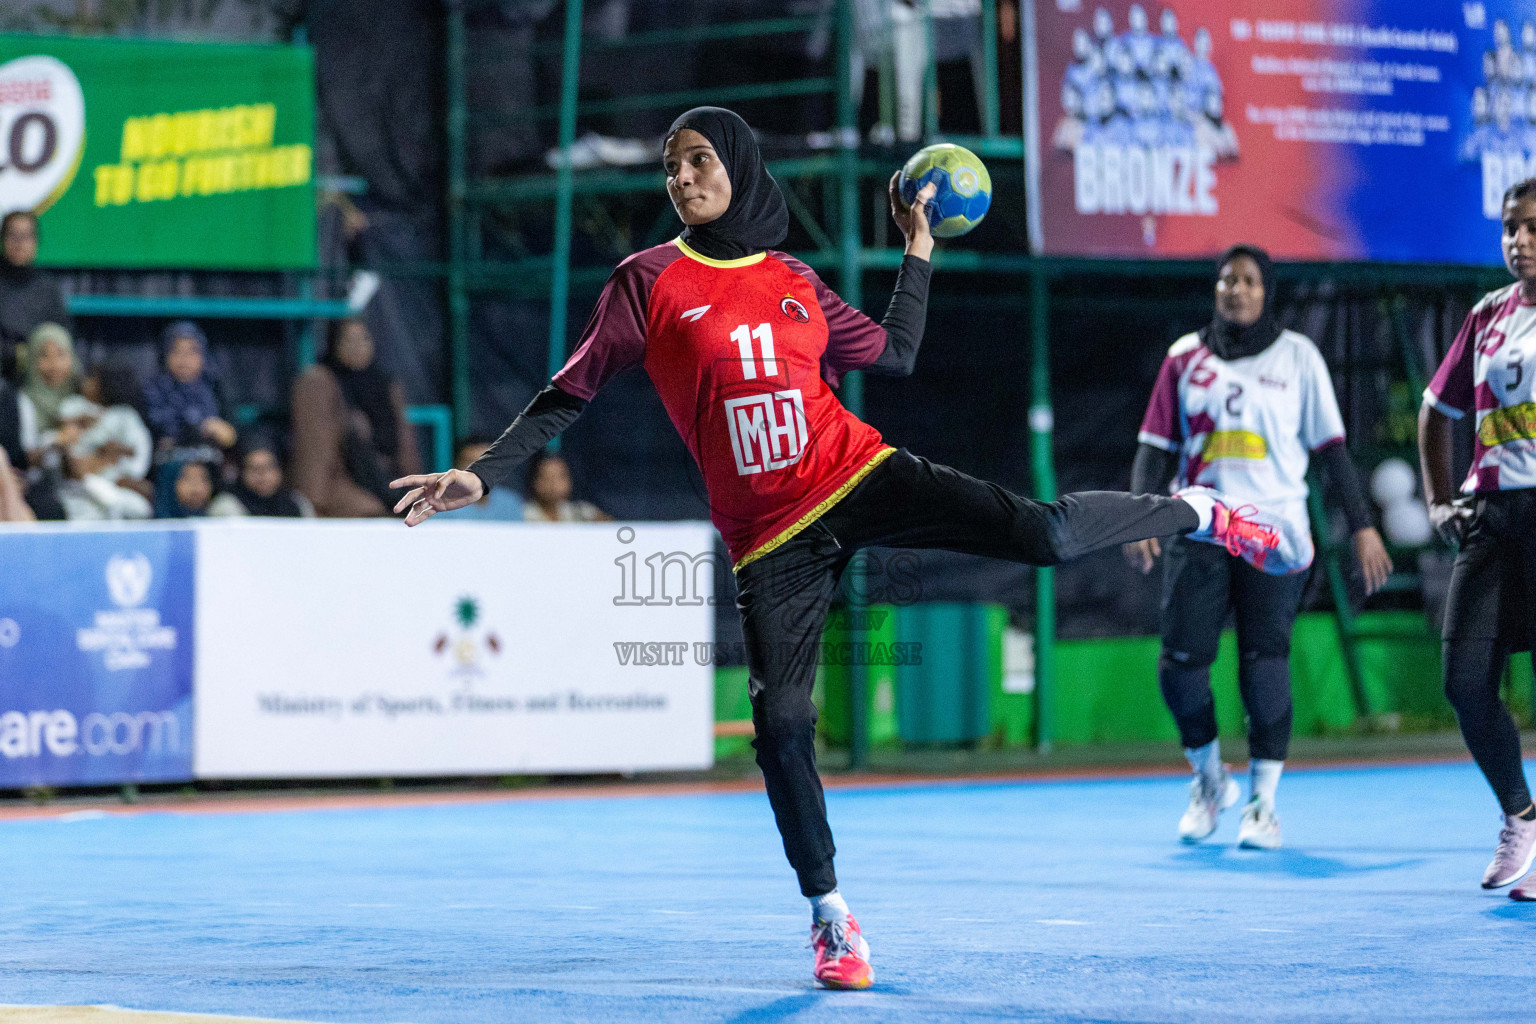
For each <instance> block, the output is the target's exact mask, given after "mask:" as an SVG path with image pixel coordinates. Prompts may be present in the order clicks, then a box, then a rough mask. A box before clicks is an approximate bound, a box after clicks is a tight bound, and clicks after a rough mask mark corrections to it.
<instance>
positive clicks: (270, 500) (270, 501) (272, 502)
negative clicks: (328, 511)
mask: <svg viewBox="0 0 1536 1024" xmlns="http://www.w3.org/2000/svg"><path fill="white" fill-rule="evenodd" d="M260 451H264V452H267V453H268V454H269V455H271V456H272V458H273V460H274V461H276V462H277V464H278V465H279V466H281V465H282V464H283V462H282V460H281V459H279V458H278V457H277V449H276V448H274V447H273V446H272V445H270V444H265V443H261V442H258V443H256V444H253V445H251V446H250V447H248V448H246V449H245V450H244V451H243V452H242V453H241V455H240V476H239V477H238V478H237V479H236V480H235V483H234V485H233V486H232V487H230V488H229V493H230V494H233V495H234V496H235V497H236V498H237V499H238V500H239V502H240V504H241V505H244V506H245V511H246V512H247V513H249V514H250V515H253V516H284V517H287V518H290V519H298V518H300V517H301V516H303V515H304V512H303V510H302V509H301V508H300V507H299V502H298V499H296V498H295V497H294V496H293V492H292V491H290V490H288V486H287V484H288V481H286V480H284V481H283V482H282V483H281V484H279V485H278V488H277V490H275V491H273V492H272V493H271V494H269V495H267V496H266V497H265V498H263V497H262V496H261V495H259V494H257V493H256V492H255V491H253V490H251V489H250V488H249V487H247V486H246V485H245V460H246V459H249V458H250V457H251V456H252V455H254V454H255V453H256V452H260Z"/></svg>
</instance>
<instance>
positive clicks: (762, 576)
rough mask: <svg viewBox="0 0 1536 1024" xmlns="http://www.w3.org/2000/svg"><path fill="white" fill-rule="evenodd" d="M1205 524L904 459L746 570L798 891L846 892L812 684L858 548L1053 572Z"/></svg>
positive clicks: (752, 658)
mask: <svg viewBox="0 0 1536 1024" xmlns="http://www.w3.org/2000/svg"><path fill="white" fill-rule="evenodd" d="M1197 525H1198V517H1197V516H1196V514H1195V511H1194V510H1193V509H1192V508H1190V507H1189V506H1188V505H1187V504H1185V503H1184V502H1182V501H1179V500H1177V499H1174V498H1164V497H1156V496H1152V495H1142V496H1139V497H1138V496H1132V495H1129V494H1122V493H1118V492H1110V491H1089V492H1086V493H1082V494H1069V495H1067V496H1066V497H1063V498H1062V499H1061V500H1059V501H1055V502H1051V503H1049V504H1046V503H1043V502H1038V501H1031V500H1029V499H1028V498H1021V497H1019V496H1018V495H1016V494H1013V493H1011V492H1009V491H1007V490H1005V489H1003V488H1002V487H999V486H997V485H996V484H991V483H987V482H985V481H982V480H977V479H975V478H974V477H969V476H966V475H965V474H964V473H961V472H958V471H956V470H953V469H950V468H949V467H947V466H938V465H935V464H933V463H931V462H929V461H928V460H926V459H921V458H918V457H917V456H914V455H912V454H910V453H908V452H907V451H906V450H905V449H902V450H900V451H897V452H895V453H894V454H892V455H891V456H889V457H888V458H887V459H886V460H885V461H884V462H882V463H880V464H879V465H878V466H876V467H875V468H874V469H873V470H871V471H870V473H869V475H868V476H867V477H865V478H864V480H862V481H861V482H860V483H859V484H858V485H857V486H856V487H855V488H854V489H853V490H852V491H850V492H849V493H848V495H847V496H846V497H844V498H843V500H842V501H840V502H838V503H837V504H836V505H834V506H832V508H830V509H829V510H828V511H827V512H826V513H825V514H823V515H822V516H821V517H820V518H819V519H817V520H816V521H815V522H813V523H811V524H810V525H809V526H807V527H806V528H805V529H804V530H802V531H801V532H800V533H798V534H796V535H795V536H794V537H793V538H791V539H790V540H789V541H787V542H786V543H785V544H784V545H783V546H782V547H780V548H778V549H776V550H775V551H773V552H771V553H770V554H768V555H765V556H764V557H762V558H760V559H758V560H756V561H753V562H749V563H748V564H747V565H745V566H743V567H742V568H741V571H740V572H739V573H737V576H736V589H737V598H736V604H737V607H738V608H739V609H740V611H741V620H742V632H743V634H744V636H745V639H746V644H747V664H748V668H749V670H750V678H751V682H750V691H751V696H752V723H753V725H754V726H755V727H756V732H757V738H756V739H755V740H754V741H753V746H754V747H756V748H757V763H758V766H759V767H760V768H762V771H763V780H764V782H765V783H766V785H767V789H768V801H769V803H770V804H771V805H772V806H773V815H774V819H775V820H776V821H777V822H778V826H779V834H780V835H781V836H782V837H783V839H784V852H785V854H786V855H787V856H788V857H789V863H790V865H791V866H792V867H793V868H794V869H795V873H796V875H798V876H799V879H800V891H801V892H803V893H804V894H805V895H807V896H819V895H821V894H823V893H827V892H831V891H832V890H833V889H835V888H837V876H836V874H834V872H833V869H832V857H833V853H834V852H835V851H834V848H833V845H832V830H831V829H830V828H829V827H828V825H827V807H826V802H825V800H824V799H823V797H822V792H821V779H820V777H819V776H818V775H817V774H816V746H815V732H816V709H815V707H814V705H813V704H812V703H811V687H812V685H813V684H814V683H815V680H816V665H817V659H818V657H819V655H820V651H821V634H822V628H823V626H824V625H825V624H826V618H827V612H828V610H829V608H830V606H831V604H832V601H833V598H834V597H835V596H836V594H837V589H838V580H839V578H840V577H841V576H842V573H843V570H844V568H846V567H847V565H848V562H849V559H851V558H852V556H853V553H854V552H855V551H856V550H858V549H859V548H863V547H871V546H876V545H879V546H885V547H895V548H944V549H947V550H950V551H960V552H965V553H969V554H977V555H989V556H992V557H994V558H1005V559H1009V560H1011V561H1015V562H1024V563H1026V564H1029V565H1054V564H1056V563H1058V562H1063V561H1066V560H1068V559H1071V558H1076V557H1078V556H1079V555H1083V554H1086V553H1088V552H1090V551H1093V550H1096V549H1098V548H1103V547H1109V546H1111V545H1115V544H1123V543H1126V542H1129V541H1133V540H1140V539H1142V538H1144V537H1166V536H1170V535H1173V534H1180V533H1187V532H1188V531H1190V530H1193V529H1195V527H1196V526H1197Z"/></svg>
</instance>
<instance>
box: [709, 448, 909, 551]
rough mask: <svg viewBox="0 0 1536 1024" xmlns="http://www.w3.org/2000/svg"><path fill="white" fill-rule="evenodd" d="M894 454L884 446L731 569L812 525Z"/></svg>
mask: <svg viewBox="0 0 1536 1024" xmlns="http://www.w3.org/2000/svg"><path fill="white" fill-rule="evenodd" d="M894 454H896V449H895V448H890V447H886V448H882V449H881V450H880V451H878V452H875V454H874V456H873V457H872V458H871V459H870V460H869V461H868V462H866V463H864V465H863V466H861V467H859V470H858V472H856V473H854V474H853V476H850V477H849V478H848V479H847V480H844V481H843V484H842V486H841V487H839V488H838V489H837V490H835V491H833V492H832V493H831V494H829V495H827V496H826V497H825V498H823V499H822V500H821V501H819V502H817V504H816V507H815V508H813V509H811V510H810V511H809V512H807V513H806V514H805V515H803V516H801V517H800V518H799V519H796V520H795V521H794V523H793V524H791V525H790V526H788V527H785V528H784V530H783V531H781V532H780V533H779V534H778V536H776V537H774V538H773V539H772V540H768V541H764V542H763V543H762V544H759V545H758V546H757V547H755V548H753V549H752V550H751V551H748V552H747V553H746V554H745V555H742V556H741V561H739V562H737V563H736V564H735V565H733V566H731V571H732V572H741V569H742V566H744V565H746V564H747V563H748V562H755V561H757V560H758V559H759V558H762V557H763V556H764V555H766V554H769V553H771V552H773V551H775V550H777V549H778V548H780V547H783V546H784V544H786V543H787V542H788V541H789V540H790V539H791V538H793V537H794V536H795V534H797V533H799V532H800V531H801V530H803V529H805V528H806V527H807V526H810V525H811V524H812V523H814V522H815V521H816V520H818V519H820V518H821V517H822V516H824V515H826V513H827V509H829V508H831V507H832V506H833V505H836V504H837V503H838V502H840V501H842V500H843V499H844V498H846V497H847V496H848V492H849V491H851V490H853V489H854V488H855V487H857V486H858V483H859V481H860V480H863V479H864V478H865V477H866V476H869V471H870V470H872V469H874V468H875V467H876V466H878V465H880V463H882V462H884V461H885V460H886V459H888V458H890V457H891V456H892V455H894Z"/></svg>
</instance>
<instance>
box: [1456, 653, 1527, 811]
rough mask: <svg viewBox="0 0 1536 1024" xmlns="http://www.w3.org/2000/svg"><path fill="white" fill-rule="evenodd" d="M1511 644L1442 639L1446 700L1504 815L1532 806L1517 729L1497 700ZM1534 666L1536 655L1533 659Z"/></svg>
mask: <svg viewBox="0 0 1536 1024" xmlns="http://www.w3.org/2000/svg"><path fill="white" fill-rule="evenodd" d="M1512 647H1513V645H1512V644H1510V643H1509V642H1507V641H1500V640H1447V641H1445V643H1444V644H1443V645H1442V650H1443V652H1444V655H1445V696H1446V699H1447V700H1449V701H1450V702H1451V707H1453V708H1455V709H1456V720H1457V721H1458V722H1460V723H1461V735H1462V738H1463V739H1465V740H1466V741H1467V749H1468V750H1470V751H1471V752H1472V759H1473V760H1474V761H1476V762H1477V766H1478V767H1479V768H1481V769H1482V772H1483V778H1485V779H1487V780H1488V785H1489V786H1491V787H1492V788H1493V793H1494V796H1496V797H1498V799H1499V806H1500V807H1501V808H1503V809H1504V813H1505V814H1519V813H1520V812H1521V811H1524V810H1525V809H1526V808H1527V807H1529V806H1531V790H1530V788H1529V787H1528V786H1527V785H1526V782H1525V768H1524V766H1523V765H1522V764H1521V763H1520V730H1519V728H1518V727H1517V726H1516V725H1515V720H1514V719H1513V718H1511V717H1510V714H1509V708H1507V707H1505V705H1504V701H1503V700H1502V699H1501V698H1500V697H1499V680H1500V678H1502V676H1503V675H1504V666H1505V665H1507V664H1508V663H1509V655H1510V652H1511V649H1512ZM1531 660H1532V664H1533V665H1536V655H1532V659H1531Z"/></svg>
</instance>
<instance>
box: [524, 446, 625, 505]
mask: <svg viewBox="0 0 1536 1024" xmlns="http://www.w3.org/2000/svg"><path fill="white" fill-rule="evenodd" d="M527 480H528V499H529V500H528V504H527V505H525V506H523V519H524V520H525V521H527V522H530V523H605V522H611V521H612V520H613V517H612V516H610V515H608V514H607V513H605V512H603V510H602V509H600V508H598V507H597V506H596V505H594V504H592V503H591V502H590V501H572V500H571V467H570V466H568V465H567V464H566V461H565V460H564V459H562V458H561V457H560V456H558V455H551V454H550V453H549V452H540V453H539V454H537V455H535V456H534V457H533V458H532V459H531V460H529V463H528V477H527Z"/></svg>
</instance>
